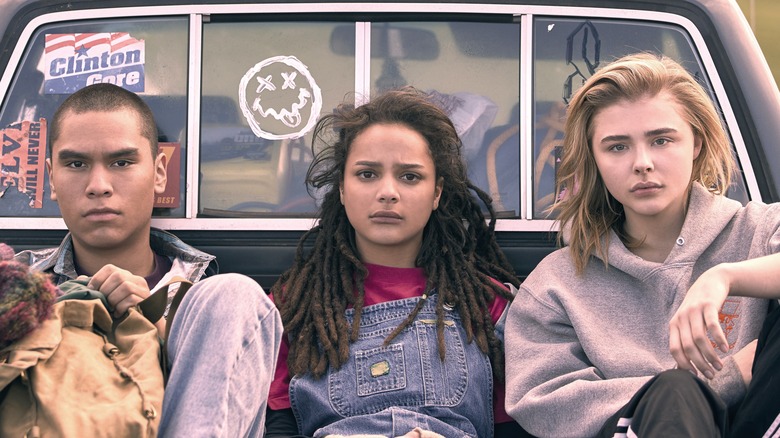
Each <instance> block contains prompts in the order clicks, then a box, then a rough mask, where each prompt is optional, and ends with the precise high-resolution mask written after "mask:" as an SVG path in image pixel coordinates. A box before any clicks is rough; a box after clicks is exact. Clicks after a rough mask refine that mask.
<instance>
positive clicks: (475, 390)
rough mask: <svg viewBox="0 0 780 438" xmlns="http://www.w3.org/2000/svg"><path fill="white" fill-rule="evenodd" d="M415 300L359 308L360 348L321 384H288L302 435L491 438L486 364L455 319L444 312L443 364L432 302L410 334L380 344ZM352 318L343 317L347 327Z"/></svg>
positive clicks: (299, 379) (306, 379)
mask: <svg viewBox="0 0 780 438" xmlns="http://www.w3.org/2000/svg"><path fill="white" fill-rule="evenodd" d="M419 299H420V298H407V299H401V300H396V301H388V302H385V303H380V304H374V305H371V306H368V307H365V308H364V309H363V311H362V314H361V316H360V332H359V335H358V340H357V341H355V342H354V343H353V344H351V345H350V358H349V359H348V361H347V362H346V363H344V364H343V365H342V366H341V368H340V369H338V370H334V369H332V368H331V369H329V370H328V372H327V373H326V374H325V375H324V376H322V377H320V378H319V379H314V378H313V377H312V375H311V374H304V375H296V376H294V377H293V378H292V380H291V382H290V404H291V406H292V409H293V412H294V413H295V417H296V420H297V422H298V428H299V430H300V431H301V432H302V433H304V434H306V435H307V436H315V437H321V436H327V435H330V434H338V435H356V434H381V435H385V436H400V435H404V434H405V433H407V432H409V431H411V430H412V429H413V428H415V427H418V426H419V427H420V428H422V429H426V430H430V431H433V432H436V433H438V434H440V435H443V436H446V437H491V436H493V404H492V395H493V374H492V369H491V366H490V361H489V359H488V357H487V355H485V354H484V353H482V352H481V351H480V350H479V347H478V346H477V344H476V342H471V343H468V342H467V337H466V333H465V330H464V329H463V324H462V323H461V321H460V316H459V315H458V312H457V311H455V310H450V309H447V310H446V314H445V318H444V343H445V345H446V356H445V359H444V361H442V360H441V359H440V358H439V350H438V347H437V345H438V343H437V334H436V306H435V304H436V300H437V295H436V294H434V295H432V296H430V297H429V298H428V299H427V300H426V303H425V304H424V306H423V308H422V310H420V312H419V314H418V315H417V317H416V318H415V320H414V321H413V322H412V324H411V325H410V326H409V327H407V328H406V329H404V330H403V331H402V332H401V333H400V334H399V335H398V336H397V337H396V338H395V339H393V340H392V342H391V343H390V344H389V345H387V346H385V345H384V344H383V343H384V340H385V338H386V337H387V335H388V334H389V333H390V332H391V331H393V329H394V328H396V327H397V326H398V325H399V324H400V323H401V322H402V321H403V320H404V319H405V318H406V317H407V316H408V315H409V313H410V312H411V311H412V309H413V308H414V307H415V305H416V304H417V302H418V300H419ZM445 309H446V306H445ZM352 313H353V312H352V309H349V310H347V313H346V316H347V321H348V322H349V323H351V322H352V317H353V315H352Z"/></svg>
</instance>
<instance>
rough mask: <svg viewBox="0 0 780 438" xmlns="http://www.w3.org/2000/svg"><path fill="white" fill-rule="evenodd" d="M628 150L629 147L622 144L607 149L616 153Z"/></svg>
mask: <svg viewBox="0 0 780 438" xmlns="http://www.w3.org/2000/svg"><path fill="white" fill-rule="evenodd" d="M626 149H628V147H627V146H626V145H624V144H622V143H618V144H613V145H612V146H610V147H609V148H607V150H608V151H615V152H620V151H624V150H626Z"/></svg>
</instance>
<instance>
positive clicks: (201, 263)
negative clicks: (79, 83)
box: [16, 84, 282, 437]
mask: <svg viewBox="0 0 780 438" xmlns="http://www.w3.org/2000/svg"><path fill="white" fill-rule="evenodd" d="M49 132H50V141H49V144H50V149H49V158H48V159H47V160H46V164H47V169H48V172H49V179H50V188H51V199H52V200H55V201H57V203H58V204H59V206H60V211H61V212H62V217H63V219H64V221H65V224H66V225H67V227H68V230H69V234H68V235H67V236H66V237H65V239H64V240H63V242H62V244H61V245H60V246H59V247H57V248H51V249H45V250H37V251H23V252H21V253H19V254H17V255H16V260H17V261H21V262H24V263H27V264H29V265H30V266H31V267H32V268H33V269H35V270H39V271H44V272H49V273H51V274H52V277H53V280H54V281H55V283H57V284H59V283H62V282H64V281H67V280H69V279H73V278H76V277H77V276H79V275H87V276H90V277H91V279H90V282H89V287H90V288H92V289H95V290H98V291H100V292H102V293H103V294H105V295H106V297H107V299H108V302H109V304H110V306H111V307H112V310H113V312H114V316H116V317H119V316H121V315H123V314H124V313H125V312H127V310H128V309H129V308H130V307H132V306H135V305H137V304H138V303H140V302H141V301H142V300H144V299H145V298H147V297H148V296H149V295H150V290H153V289H155V287H156V286H157V285H158V284H161V283H163V282H164V281H166V280H168V279H169V278H171V277H172V276H174V275H178V276H181V277H184V278H187V279H189V280H190V281H192V282H197V283H195V284H194V285H193V287H192V288H191V289H190V290H189V291H188V292H187V293H186V295H185V297H184V299H183V301H182V302H181V305H180V306H179V308H178V311H177V313H176V314H175V317H174V319H173V321H170V320H166V318H162V319H160V321H159V322H158V323H157V327H158V330H159V332H160V334H161V336H163V335H164V333H165V328H166V324H171V327H170V335H169V338H168V339H167V340H166V348H167V350H168V356H169V358H170V369H169V373H170V374H169V380H168V383H167V386H166V389H165V399H164V402H163V412H162V418H161V424H160V429H159V434H160V436H173V435H175V436H187V435H189V436H231V437H232V436H262V434H263V431H264V417H265V410H266V404H267V398H268V388H269V385H270V382H271V379H272V375H273V371H274V368H275V366H276V359H277V354H278V350H279V343H280V339H281V335H282V325H281V320H280V318H279V313H278V311H277V310H276V307H275V306H274V304H273V303H272V302H271V300H270V299H269V298H268V297H267V295H266V294H265V292H264V291H263V290H262V288H261V287H260V286H259V285H258V284H257V283H256V282H254V281H253V280H252V279H250V278H248V277H246V276H243V275H239V274H222V275H214V276H208V277H206V278H205V279H202V280H201V278H202V277H204V276H205V275H206V274H207V271H208V269H209V266H210V265H211V264H212V261H214V257H213V256H211V255H209V254H206V253H204V252H201V251H199V250H197V249H195V248H193V247H191V246H189V245H187V244H185V243H184V242H182V241H181V240H179V239H178V238H177V237H175V236H174V235H172V234H170V233H167V232H165V231H162V230H158V229H155V228H152V227H151V217H152V208H153V205H154V197H155V195H156V194H160V193H162V192H163V190H164V189H165V183H166V171H165V159H166V158H165V155H164V154H162V153H159V151H158V148H157V128H156V125H155V122H154V117H153V115H152V112H151V110H150V109H149V107H148V106H147V105H146V104H145V103H144V102H143V100H141V99H140V98H139V97H138V96H137V95H135V94H133V93H131V92H129V91H127V90H124V89H123V88H121V87H118V86H115V85H111V84H96V85H92V86H89V87H86V88H83V89H81V90H79V91H77V92H76V93H74V94H72V95H71V96H69V97H68V98H67V99H66V100H65V101H64V102H63V103H62V105H61V106H60V108H59V109H58V110H57V112H56V113H55V115H54V117H53V119H52V121H51V123H50V126H49ZM198 280H200V281H198ZM174 292H175V291H170V292H169V297H168V305H169V306H170V300H171V299H172V297H173V294H174ZM166 316H167V310H166ZM117 432H118V433H120V434H121V431H117Z"/></svg>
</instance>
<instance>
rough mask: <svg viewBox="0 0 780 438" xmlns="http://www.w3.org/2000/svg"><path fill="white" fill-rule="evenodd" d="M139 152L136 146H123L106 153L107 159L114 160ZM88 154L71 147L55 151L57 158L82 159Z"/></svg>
mask: <svg viewBox="0 0 780 438" xmlns="http://www.w3.org/2000/svg"><path fill="white" fill-rule="evenodd" d="M138 154H139V152H138V149H137V148H124V149H120V150H118V151H113V152H111V153H109V154H107V155H106V157H107V158H108V159H109V160H116V159H118V158H126V157H136V156H138ZM88 157H89V155H87V154H85V153H82V152H78V151H74V150H71V149H63V150H61V151H59V152H58V153H57V158H58V159H60V160H83V159H86V158H88Z"/></svg>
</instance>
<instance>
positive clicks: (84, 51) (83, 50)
mask: <svg viewBox="0 0 780 438" xmlns="http://www.w3.org/2000/svg"><path fill="white" fill-rule="evenodd" d="M87 50H89V49H88V48H86V47H85V46H81V47H79V48H78V49H76V56H87Z"/></svg>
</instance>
